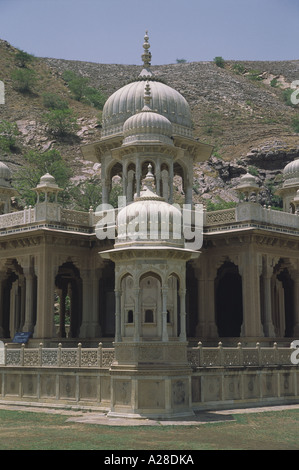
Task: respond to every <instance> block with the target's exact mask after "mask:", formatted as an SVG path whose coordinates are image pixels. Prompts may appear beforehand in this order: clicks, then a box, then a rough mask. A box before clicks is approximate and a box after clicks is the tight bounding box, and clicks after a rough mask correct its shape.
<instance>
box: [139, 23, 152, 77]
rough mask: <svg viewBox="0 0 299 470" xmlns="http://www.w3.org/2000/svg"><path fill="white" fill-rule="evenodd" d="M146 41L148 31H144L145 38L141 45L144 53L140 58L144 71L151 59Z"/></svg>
mask: <svg viewBox="0 0 299 470" xmlns="http://www.w3.org/2000/svg"><path fill="white" fill-rule="evenodd" d="M148 40H149V37H148V31H146V32H145V36H144V43H143V49H144V53H143V54H142V56H141V58H142V60H143V65H144V68H146V69H147V68H149V67H150V65H151V59H152V54H151V52H150V51H149V48H150V44H149V42H148Z"/></svg>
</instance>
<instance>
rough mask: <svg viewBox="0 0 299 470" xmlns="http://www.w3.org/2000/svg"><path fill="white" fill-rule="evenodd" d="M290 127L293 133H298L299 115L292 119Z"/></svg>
mask: <svg viewBox="0 0 299 470" xmlns="http://www.w3.org/2000/svg"><path fill="white" fill-rule="evenodd" d="M291 125H292V129H293V131H294V132H297V133H299V114H297V116H294V117H293V119H292V122H291Z"/></svg>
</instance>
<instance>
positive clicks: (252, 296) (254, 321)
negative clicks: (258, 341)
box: [239, 244, 263, 337]
mask: <svg viewBox="0 0 299 470" xmlns="http://www.w3.org/2000/svg"><path fill="white" fill-rule="evenodd" d="M240 261H241V263H240V265H239V272H240V274H241V276H242V295H243V324H242V327H241V336H247V337H260V336H263V329H262V323H261V305H260V274H261V266H260V265H259V260H258V254H257V253H256V252H255V251H254V249H253V247H252V245H251V244H250V245H249V246H248V249H247V250H246V251H245V252H244V253H243V254H242V256H241V257H240Z"/></svg>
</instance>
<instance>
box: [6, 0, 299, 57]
mask: <svg viewBox="0 0 299 470" xmlns="http://www.w3.org/2000/svg"><path fill="white" fill-rule="evenodd" d="M146 29H148V31H149V36H150V44H151V52H152V64H153V65H160V64H169V63H175V62H176V59H186V60H187V61H188V62H193V61H202V60H203V61H206V60H213V58H214V57H215V56H222V57H223V58H224V59H227V60H229V59H231V60H242V59H243V60H292V59H299V0H0V38H1V39H5V40H6V41H8V42H10V43H11V44H12V45H13V46H15V47H18V48H19V49H23V50H25V51H26V52H29V53H31V54H34V55H35V56H37V57H55V58H60V59H72V60H83V61H91V62H99V63H116V64H137V65H139V64H141V57H140V56H141V54H142V43H143V36H144V33H145V30H146Z"/></svg>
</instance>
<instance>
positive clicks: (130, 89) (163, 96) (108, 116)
mask: <svg viewBox="0 0 299 470" xmlns="http://www.w3.org/2000/svg"><path fill="white" fill-rule="evenodd" d="M145 38H148V37H147V36H145ZM145 44H147V39H146V43H145ZM147 46H148V44H147ZM143 47H145V45H144V46H143ZM147 49H148V47H147V48H145V50H146V51H147ZM146 54H150V53H149V52H148V51H147V52H146V53H145V54H143V56H142V58H143V60H144V66H145V68H144V69H143V70H142V72H141V74H140V75H139V77H138V78H137V79H136V81H134V82H132V83H128V84H127V85H125V86H123V87H122V88H120V89H119V90H117V91H116V92H115V93H113V95H111V96H110V98H108V100H107V101H106V103H105V105H104V108H103V115H102V136H103V137H108V136H111V135H113V134H120V133H122V131H123V125H124V123H125V121H126V120H127V119H128V118H129V117H130V116H133V115H134V114H136V113H139V112H140V111H141V110H142V108H143V98H144V81H145V80H146V81H150V85H151V94H152V102H151V108H152V110H153V111H154V112H156V113H158V114H161V115H162V116H164V117H166V118H167V119H168V120H169V121H170V122H171V124H172V127H173V134H174V135H175V134H177V135H182V136H186V137H192V133H193V123H192V118H191V111H190V108H189V105H188V103H187V101H186V99H185V98H184V97H183V96H182V95H181V94H180V93H179V92H178V91H176V90H174V89H173V88H171V87H170V86H168V85H166V84H165V83H162V82H161V81H159V80H156V79H155V77H154V76H153V74H152V72H151V71H150V69H149V65H150V63H149V61H148V60H146V57H145V56H146Z"/></svg>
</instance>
